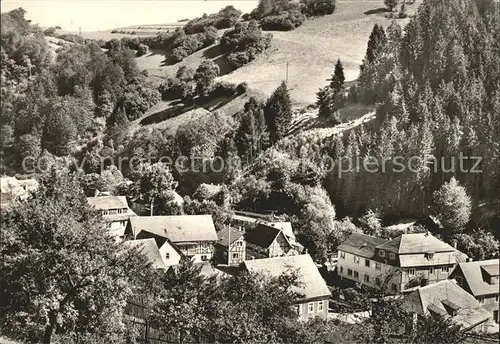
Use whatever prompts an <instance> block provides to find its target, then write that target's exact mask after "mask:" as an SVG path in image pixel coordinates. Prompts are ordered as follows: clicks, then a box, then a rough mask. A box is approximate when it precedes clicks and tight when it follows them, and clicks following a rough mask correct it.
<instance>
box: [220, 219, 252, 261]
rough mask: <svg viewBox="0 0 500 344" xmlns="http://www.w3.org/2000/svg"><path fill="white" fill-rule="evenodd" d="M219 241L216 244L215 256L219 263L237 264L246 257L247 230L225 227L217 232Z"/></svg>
mask: <svg viewBox="0 0 500 344" xmlns="http://www.w3.org/2000/svg"><path fill="white" fill-rule="evenodd" d="M217 235H218V236H219V241H218V242H217V244H216V245H215V256H216V261H217V263H218V264H227V265H233V266H237V265H240V264H241V263H242V262H244V261H245V259H246V243H245V239H244V235H245V232H243V231H241V230H238V229H235V228H232V227H224V228H223V229H222V230H220V231H219V232H217Z"/></svg>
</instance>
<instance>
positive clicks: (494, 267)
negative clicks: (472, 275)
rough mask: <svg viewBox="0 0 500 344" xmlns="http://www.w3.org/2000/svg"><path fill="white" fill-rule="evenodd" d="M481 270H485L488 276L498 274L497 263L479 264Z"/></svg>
mask: <svg viewBox="0 0 500 344" xmlns="http://www.w3.org/2000/svg"><path fill="white" fill-rule="evenodd" d="M481 270H483V271H484V272H486V273H487V274H488V275H490V276H492V277H493V276H498V270H499V269H498V264H491V265H481Z"/></svg>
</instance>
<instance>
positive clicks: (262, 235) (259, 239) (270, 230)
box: [245, 223, 281, 248]
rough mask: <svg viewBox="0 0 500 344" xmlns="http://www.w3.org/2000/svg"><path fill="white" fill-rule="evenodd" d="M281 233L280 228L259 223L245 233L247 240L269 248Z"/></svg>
mask: <svg viewBox="0 0 500 344" xmlns="http://www.w3.org/2000/svg"><path fill="white" fill-rule="evenodd" d="M279 233H281V230H279V229H278V228H275V227H271V226H268V225H265V224H263V223H259V224H258V225H257V227H255V228H253V229H252V230H250V231H249V232H247V233H246V234H245V241H246V242H247V243H250V244H253V245H256V246H259V247H262V248H268V247H269V246H271V244H272V242H273V241H274V239H276V237H277V236H278V234H279Z"/></svg>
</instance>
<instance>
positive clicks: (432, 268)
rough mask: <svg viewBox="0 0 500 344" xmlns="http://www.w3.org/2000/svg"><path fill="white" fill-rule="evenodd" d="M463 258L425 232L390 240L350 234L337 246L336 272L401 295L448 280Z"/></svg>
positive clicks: (457, 252) (344, 276)
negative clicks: (408, 290) (404, 292)
mask: <svg viewBox="0 0 500 344" xmlns="http://www.w3.org/2000/svg"><path fill="white" fill-rule="evenodd" d="M463 256H464V254H463V253H461V252H459V251H457V250H455V248H453V247H452V246H450V245H448V244H446V243H444V242H442V241H441V240H439V239H437V238H436V237H434V236H433V235H432V234H430V233H428V232H426V233H413V234H402V235H400V236H398V237H396V238H394V239H392V240H385V239H381V238H376V237H373V236H369V235H365V234H360V233H353V234H352V235H351V236H349V238H348V239H347V240H346V241H345V242H344V243H342V244H341V245H340V246H339V247H338V262H337V271H338V275H339V276H341V277H342V278H347V279H349V280H352V281H355V282H358V283H361V284H365V285H368V286H372V287H377V286H381V285H384V284H385V285H386V287H387V288H389V289H390V291H391V292H402V291H405V289H409V288H412V287H416V286H425V285H427V284H431V283H435V282H438V281H442V280H445V279H447V278H448V277H449V275H450V273H451V271H452V270H453V268H454V267H455V265H456V264H457V258H458V259H459V260H460V261H462V260H464V257H463Z"/></svg>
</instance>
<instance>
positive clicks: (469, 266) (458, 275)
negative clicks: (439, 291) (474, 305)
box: [450, 259, 500, 332]
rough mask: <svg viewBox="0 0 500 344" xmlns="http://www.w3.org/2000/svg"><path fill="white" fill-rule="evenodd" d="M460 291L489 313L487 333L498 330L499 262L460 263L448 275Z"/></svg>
mask: <svg viewBox="0 0 500 344" xmlns="http://www.w3.org/2000/svg"><path fill="white" fill-rule="evenodd" d="M450 279H454V280H455V281H456V282H457V285H459V286H460V287H461V288H462V289H464V290H465V291H466V292H467V293H469V294H471V295H472V296H474V297H475V298H476V300H477V301H478V302H479V304H480V305H481V306H482V307H483V308H484V309H486V310H487V311H488V312H489V313H490V318H489V320H488V322H487V323H486V327H487V331H488V332H498V329H499V325H498V323H499V320H500V319H499V300H498V299H499V288H500V285H499V262H498V259H490V260H484V261H476V262H466V263H460V264H458V266H457V267H456V268H455V269H454V270H453V272H452V273H451V274H450Z"/></svg>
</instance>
